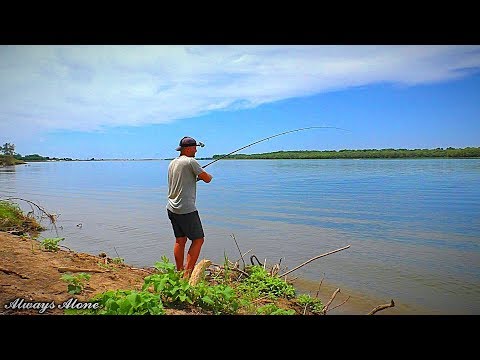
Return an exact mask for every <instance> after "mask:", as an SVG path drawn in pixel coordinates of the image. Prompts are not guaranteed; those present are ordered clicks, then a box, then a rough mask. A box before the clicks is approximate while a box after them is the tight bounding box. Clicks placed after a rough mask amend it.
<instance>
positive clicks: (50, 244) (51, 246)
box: [40, 238, 65, 252]
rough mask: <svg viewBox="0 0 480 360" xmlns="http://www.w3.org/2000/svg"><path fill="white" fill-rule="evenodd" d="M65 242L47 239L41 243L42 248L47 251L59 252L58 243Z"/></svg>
mask: <svg viewBox="0 0 480 360" xmlns="http://www.w3.org/2000/svg"><path fill="white" fill-rule="evenodd" d="M63 240H65V238H46V239H43V240H42V242H41V243H40V246H41V247H42V248H43V249H44V250H46V251H52V252H57V251H58V249H60V246H59V245H58V243H59V242H60V241H63Z"/></svg>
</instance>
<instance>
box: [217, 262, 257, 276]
mask: <svg viewBox="0 0 480 360" xmlns="http://www.w3.org/2000/svg"><path fill="white" fill-rule="evenodd" d="M211 265H213V266H216V267H218V268H220V269H223V270H225V267H224V266H221V265H218V264H214V263H212V264H211ZM228 270H235V271H238V272H239V273H242V274H243V275H245V276H247V277H248V276H249V275H248V273H247V272H245V271H243V270H240V269H238V268H236V267H232V268H228Z"/></svg>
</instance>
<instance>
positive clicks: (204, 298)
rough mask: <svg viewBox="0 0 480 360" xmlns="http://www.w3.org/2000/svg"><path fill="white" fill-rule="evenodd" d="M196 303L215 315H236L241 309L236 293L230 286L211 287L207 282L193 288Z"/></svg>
mask: <svg viewBox="0 0 480 360" xmlns="http://www.w3.org/2000/svg"><path fill="white" fill-rule="evenodd" d="M193 293H194V302H195V304H197V305H198V306H200V307H201V308H202V309H206V310H211V311H213V313H214V314H235V313H236V312H237V310H238V308H239V305H240V304H239V301H238V300H237V299H236V296H235V291H234V290H233V288H231V287H230V286H228V285H224V284H218V285H213V286H211V285H209V284H208V283H206V282H205V281H202V282H200V283H198V284H197V285H196V286H195V287H193Z"/></svg>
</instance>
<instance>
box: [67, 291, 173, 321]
mask: <svg viewBox="0 0 480 360" xmlns="http://www.w3.org/2000/svg"><path fill="white" fill-rule="evenodd" d="M90 301H91V302H97V303H98V304H99V307H98V309H85V310H76V309H69V310H65V313H66V314H80V315H164V314H165V309H164V307H163V304H162V301H161V300H160V298H159V296H158V295H155V294H152V293H150V292H148V291H141V292H139V291H135V290H110V291H106V292H104V293H101V294H98V295H96V296H94V297H93V298H92V299H91V300H90Z"/></svg>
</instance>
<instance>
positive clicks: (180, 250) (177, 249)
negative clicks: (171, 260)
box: [173, 236, 187, 271]
mask: <svg viewBox="0 0 480 360" xmlns="http://www.w3.org/2000/svg"><path fill="white" fill-rule="evenodd" d="M186 243H187V237H186V236H182V237H177V238H175V245H174V246H173V255H174V256H175V264H176V266H177V270H178V271H182V270H183V259H184V257H185V244H186Z"/></svg>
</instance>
